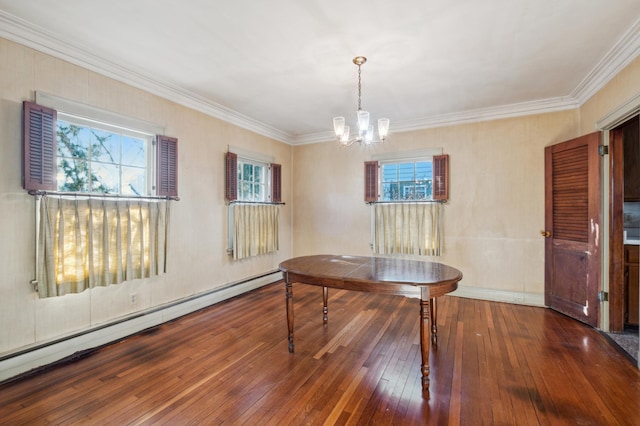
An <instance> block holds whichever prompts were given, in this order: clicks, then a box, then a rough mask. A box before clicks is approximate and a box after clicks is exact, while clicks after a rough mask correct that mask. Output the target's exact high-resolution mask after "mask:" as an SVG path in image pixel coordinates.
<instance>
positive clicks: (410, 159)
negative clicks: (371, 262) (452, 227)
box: [364, 150, 449, 256]
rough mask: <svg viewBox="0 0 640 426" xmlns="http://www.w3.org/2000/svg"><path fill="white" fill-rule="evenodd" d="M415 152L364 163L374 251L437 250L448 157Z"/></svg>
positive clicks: (408, 252) (436, 252)
mask: <svg viewBox="0 0 640 426" xmlns="http://www.w3.org/2000/svg"><path fill="white" fill-rule="evenodd" d="M438 151H439V150H438ZM415 154H416V153H399V154H395V155H397V157H396V158H381V159H380V161H367V162H365V163H364V172H365V176H364V200H365V202H367V203H370V204H371V247H372V249H373V252H374V253H376V254H385V255H414V256H439V255H440V254H441V251H442V241H443V239H442V235H443V234H442V221H441V217H442V210H443V205H442V203H441V202H437V201H446V200H447V199H448V197H449V191H448V180H449V179H448V173H449V156H448V155H433V154H435V153H434V152H428V151H427V152H425V151H422V152H420V154H421V155H415ZM400 155H402V157H400ZM424 201H436V202H424Z"/></svg>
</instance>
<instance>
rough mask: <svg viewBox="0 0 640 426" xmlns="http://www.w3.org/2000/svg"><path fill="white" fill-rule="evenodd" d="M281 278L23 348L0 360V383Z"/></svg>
mask: <svg viewBox="0 0 640 426" xmlns="http://www.w3.org/2000/svg"><path fill="white" fill-rule="evenodd" d="M280 279H282V273H281V272H279V271H273V272H270V273H268V274H266V275H263V276H259V277H255V278H250V279H248V280H246V281H242V282H240V283H235V284H229V285H227V286H225V287H223V288H220V289H215V290H211V291H208V292H206V293H203V294H198V295H195V296H192V297H189V298H186V299H183V300H180V301H176V302H173V303H170V304H167V305H165V306H160V307H156V308H154V309H150V310H148V311H143V312H137V313H136V314H134V315H131V316H129V317H126V318H121V319H120V320H118V321H116V322H113V323H111V324H106V325H102V326H100V327H96V328H94V329H90V330H86V331H83V332H82V333H77V334H75V335H71V336H67V337H65V338H61V339H57V340H54V341H51V342H47V343H43V344H39V345H35V346H33V347H31V348H29V347H27V348H22V349H21V350H20V351H19V352H17V353H15V354H14V355H11V354H10V355H7V356H4V357H2V358H0V382H3V381H5V380H7V379H10V378H12V377H16V376H18V375H20V374H23V373H26V372H29V371H31V370H34V369H37V368H40V367H43V366H45V365H48V364H51V363H54V362H57V361H60V360H62V359H64V358H67V357H70V356H72V355H73V354H76V353H80V352H82V351H86V350H89V349H93V348H97V347H100V346H102V345H105V344H107V343H110V342H114V341H117V340H119V339H122V338H124V337H127V336H130V335H132V334H135V333H138V332H140V331H142V330H146V329H148V328H151V327H155V326H157V325H160V324H163V323H165V322H168V321H171V320H174V319H176V318H179V317H181V316H184V315H187V314H190V313H192V312H195V311H198V310H200V309H203V308H206V307H207V306H211V305H214V304H216V303H219V302H222V301H223V300H227V299H230V298H232V297H235V296H238V295H240V294H243V293H246V292H248V291H250V290H254V289H256V288H259V287H262V286H265V285H267V284H271V283H274V282H276V281H278V280H280Z"/></svg>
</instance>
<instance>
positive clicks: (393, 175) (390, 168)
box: [382, 164, 398, 182]
mask: <svg viewBox="0 0 640 426" xmlns="http://www.w3.org/2000/svg"><path fill="white" fill-rule="evenodd" d="M397 180H398V165H397V164H384V165H383V166H382V181H383V182H396V181H397Z"/></svg>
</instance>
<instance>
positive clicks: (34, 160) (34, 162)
mask: <svg viewBox="0 0 640 426" xmlns="http://www.w3.org/2000/svg"><path fill="white" fill-rule="evenodd" d="M23 107H24V134H23V145H24V170H23V173H24V176H23V181H22V183H23V187H24V189H26V190H43V191H55V190H56V189H57V183H56V175H57V171H58V164H57V161H58V160H57V153H58V143H57V137H56V118H57V112H56V110H54V109H51V108H46V107H43V106H40V105H37V104H34V103H33V102H28V101H25V102H24V103H23Z"/></svg>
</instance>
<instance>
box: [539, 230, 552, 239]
mask: <svg viewBox="0 0 640 426" xmlns="http://www.w3.org/2000/svg"><path fill="white" fill-rule="evenodd" d="M540 235H542V236H543V237H545V238H549V237H551V232H549V231H540Z"/></svg>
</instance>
